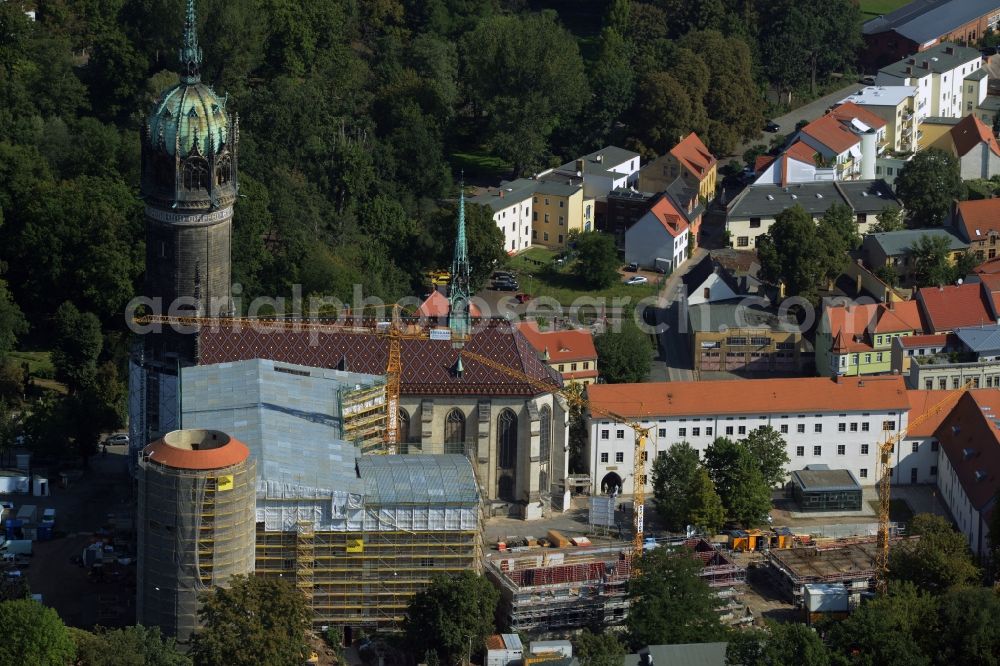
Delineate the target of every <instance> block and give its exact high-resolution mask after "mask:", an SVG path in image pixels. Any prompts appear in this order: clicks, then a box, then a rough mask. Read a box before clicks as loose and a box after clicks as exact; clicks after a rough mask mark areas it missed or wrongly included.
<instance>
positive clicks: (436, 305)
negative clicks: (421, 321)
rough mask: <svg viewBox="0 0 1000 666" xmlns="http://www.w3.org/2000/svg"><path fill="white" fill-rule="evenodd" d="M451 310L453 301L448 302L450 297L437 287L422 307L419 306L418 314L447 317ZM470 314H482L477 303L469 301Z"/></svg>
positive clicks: (477, 315) (479, 315) (430, 316)
mask: <svg viewBox="0 0 1000 666" xmlns="http://www.w3.org/2000/svg"><path fill="white" fill-rule="evenodd" d="M449 312H451V303H449V302H448V297H447V296H445V295H444V294H442V293H441V292H440V291H438V290H437V289H435V290H434V291H432V292H431V295H430V296H428V297H427V300H426V301H424V302H423V303H421V304H420V307H419V308H417V314H418V315H420V316H422V317H428V318H434V319H438V318H441V317H447V316H448V313H449ZM469 314H470V315H472V316H473V317H481V316H482V313H481V312H480V311H479V308H478V307H477V306H476V304H475V303H469Z"/></svg>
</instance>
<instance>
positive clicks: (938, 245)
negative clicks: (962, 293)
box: [910, 234, 953, 287]
mask: <svg viewBox="0 0 1000 666" xmlns="http://www.w3.org/2000/svg"><path fill="white" fill-rule="evenodd" d="M949 254H951V241H950V240H949V239H948V238H946V237H944V236H932V235H930V234H923V235H922V236H920V238H918V239H917V240H916V241H914V243H913V245H912V247H911V248H910V257H911V259H912V261H913V271H914V277H915V278H916V281H917V286H918V287H939V286H941V285H945V284H949V283H950V282H951V281H952V278H953V269H952V265H951V262H950V261H949V260H948V255H949Z"/></svg>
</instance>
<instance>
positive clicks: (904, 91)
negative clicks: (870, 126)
mask: <svg viewBox="0 0 1000 666" xmlns="http://www.w3.org/2000/svg"><path fill="white" fill-rule="evenodd" d="M916 96H917V88H916V87H915V86H865V87H864V88H862V89H861V90H859V91H858V92H856V93H854V94H853V95H848V96H847V97H845V98H844V99H842V100H840V104H848V103H850V104H854V105H856V106H859V107H861V108H863V109H864V110H865V111H868V112H869V113H872V114H874V115H876V116H878V117H879V118H881V119H882V120H884V121H885V145H886V146H887V147H888V149H889V150H893V151H896V152H897V153H909V152H913V151H915V150H917V140H916V135H917V128H918V123H917V115H916V113H915V111H916V104H917V101H916Z"/></svg>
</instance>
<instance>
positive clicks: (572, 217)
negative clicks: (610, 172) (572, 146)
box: [531, 173, 594, 250]
mask: <svg viewBox="0 0 1000 666" xmlns="http://www.w3.org/2000/svg"><path fill="white" fill-rule="evenodd" d="M550 176H551V173H549V174H545V175H544V176H542V177H541V178H540V179H539V180H537V181H536V182H535V190H534V193H533V194H532V198H531V204H532V210H531V242H532V244H533V245H541V246H542V247H547V248H549V249H555V250H558V249H562V248H564V247H566V243H567V241H568V240H569V233H570V232H571V231H578V232H584V231H591V230H593V228H594V226H593V220H594V201H593V199H587V198H585V197H584V193H583V180H582V179H579V178H561V177H554V176H551V177H550Z"/></svg>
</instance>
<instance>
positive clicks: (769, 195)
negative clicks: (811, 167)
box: [728, 179, 900, 218]
mask: <svg viewBox="0 0 1000 666" xmlns="http://www.w3.org/2000/svg"><path fill="white" fill-rule="evenodd" d="M835 203H840V204H846V205H848V206H850V207H851V208H852V209H853V210H854V212H855V213H878V212H880V211H882V210H883V209H885V208H888V207H889V206H900V203H899V200H898V199H896V197H895V196H894V195H893V194H892V189H891V188H890V187H889V185H887V184H886V182H885V181H884V180H881V179H879V180H856V181H846V182H837V181H812V182H808V183H794V184H792V185H784V186H782V185H772V184H768V185H752V186H750V187H748V188H746V189H745V190H743V192H741V193H740V194H739V195H738V196H737V197H736V200H735V201H734V202H733V204H732V208H731V209H730V211H729V215H728V217H730V218H748V217H764V218H770V217H774V216H775V215H777V214H778V213H780V212H781V211H783V210H785V209H786V208H791V207H792V206H794V205H796V204H798V205H800V206H802V207H803V208H805V209H806V211H808V212H809V213H810V214H811V215H813V216H817V217H818V216H821V215H822V214H823V213H825V212H826V210H827V209H828V208H829V207H830V206H831V205H833V204H835Z"/></svg>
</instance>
